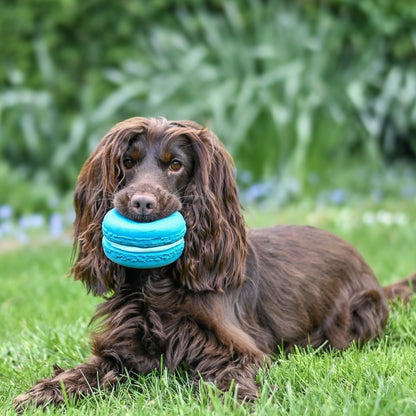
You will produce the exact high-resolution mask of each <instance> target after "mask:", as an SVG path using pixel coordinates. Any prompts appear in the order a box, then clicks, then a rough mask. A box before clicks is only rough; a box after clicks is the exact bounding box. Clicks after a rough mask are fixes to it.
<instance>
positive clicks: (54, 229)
mask: <svg viewBox="0 0 416 416" xmlns="http://www.w3.org/2000/svg"><path fill="white" fill-rule="evenodd" d="M49 230H50V234H51V236H52V237H53V238H58V237H60V236H61V235H62V233H63V231H64V225H63V220H62V215H61V214H58V213H55V214H52V215H51V218H50V220H49Z"/></svg>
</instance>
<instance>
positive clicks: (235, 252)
mask: <svg viewBox="0 0 416 416" xmlns="http://www.w3.org/2000/svg"><path fill="white" fill-rule="evenodd" d="M176 124H177V126H178V128H179V129H183V132H182V133H181V134H183V135H185V136H187V137H188V138H189V140H190V143H191V145H192V149H193V153H194V158H195V161H194V171H193V175H192V179H191V181H190V183H189V184H188V186H187V188H186V190H185V195H184V198H183V215H184V217H185V220H186V224H187V233H186V236H185V249H184V253H183V254H182V256H181V258H180V259H179V260H178V263H177V267H178V272H179V279H180V280H181V281H182V284H184V285H185V286H186V287H188V288H189V289H191V290H194V291H204V290H224V289H226V288H229V287H237V286H239V285H241V283H242V282H243V280H244V275H245V260H246V255H247V247H246V228H245V223H244V219H243V215H242V212H241V206H240V202H239V199H238V192H237V186H236V181H235V175H234V165H233V160H232V158H231V156H230V155H229V153H228V152H227V151H226V150H225V148H224V146H223V145H222V144H221V143H220V141H219V140H218V138H217V137H216V136H215V135H214V134H213V133H212V132H210V131H208V130H207V129H204V128H202V127H201V126H199V125H198V124H196V123H194V122H186V121H183V122H176Z"/></svg>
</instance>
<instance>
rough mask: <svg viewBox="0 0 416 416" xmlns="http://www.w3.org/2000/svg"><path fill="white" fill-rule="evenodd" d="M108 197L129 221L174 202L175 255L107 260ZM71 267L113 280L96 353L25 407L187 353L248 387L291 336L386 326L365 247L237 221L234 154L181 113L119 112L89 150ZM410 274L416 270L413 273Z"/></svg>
mask: <svg viewBox="0 0 416 416" xmlns="http://www.w3.org/2000/svg"><path fill="white" fill-rule="evenodd" d="M113 206H115V207H116V208H117V209H118V210H119V211H120V212H121V213H122V214H123V215H125V216H127V217H129V218H131V219H133V220H135V221H139V222H141V221H153V220H155V219H158V218H162V217H166V216H167V215H169V214H171V213H172V212H174V211H176V210H179V211H180V212H181V213H182V214H183V216H184V218H185V220H186V224H187V234H186V237H185V250H184V253H183V254H182V256H181V258H180V259H179V260H177V261H176V262H175V263H173V264H172V265H169V266H166V267H163V268H158V269H151V270H138V269H127V268H124V267H122V266H119V265H117V264H115V263H112V262H111V261H109V260H108V259H107V258H106V257H105V255H104V254H103V249H102V245H101V239H102V230H101V223H102V220H103V217H104V215H105V214H106V213H107V211H108V210H110V209H111V208H113ZM75 209H76V220H75V245H74V247H75V251H74V254H75V258H76V260H75V264H74V266H73V270H72V271H73V274H74V276H75V278H76V279H81V280H82V281H84V282H85V284H86V286H87V288H88V290H91V291H92V292H93V293H94V294H98V295H102V294H104V293H108V292H110V293H111V296H110V297H109V298H107V299H106V300H105V302H104V303H103V304H102V305H101V306H99V307H98V310H97V313H96V315H95V317H94V319H99V322H100V326H99V328H98V330H97V332H96V333H95V334H94V335H93V355H92V356H91V357H90V358H88V359H87V360H86V361H85V362H84V363H83V364H80V365H79V366H77V367H75V368H72V369H69V370H60V369H59V370H57V371H56V372H55V375H54V376H53V377H52V378H49V379H45V380H41V381H39V382H38V383H37V384H36V385H35V386H33V387H32V388H31V389H30V390H29V392H28V393H26V394H23V395H21V396H19V397H17V398H16V400H15V406H16V408H17V409H18V410H22V409H24V408H25V407H27V405H28V404H29V403H33V404H35V405H37V406H43V405H46V404H50V403H51V404H58V403H62V402H63V400H64V394H63V392H62V389H61V386H62V385H63V386H64V387H65V390H66V394H67V395H70V396H74V397H77V396H80V395H85V394H89V393H91V391H92V390H94V389H95V388H97V387H98V386H100V387H105V386H111V385H114V384H115V383H116V382H117V380H119V379H120V377H121V376H122V375H123V374H125V371H126V370H128V371H132V372H135V373H145V372H150V371H152V370H154V369H159V368H160V358H161V355H162V354H163V355H164V364H165V365H166V366H167V367H168V368H169V369H170V370H172V371H173V370H175V369H176V368H177V367H178V366H179V365H180V364H181V363H186V364H187V365H188V367H189V368H190V371H191V372H192V374H193V377H194V379H195V380H196V381H198V380H199V377H202V378H203V379H204V380H208V381H214V382H216V384H217V386H218V387H219V388H220V389H222V390H228V389H229V388H230V385H231V382H232V380H235V386H237V388H238V393H237V394H238V398H239V399H240V400H242V399H245V398H247V399H254V398H256V396H257V386H256V384H255V381H254V376H255V371H256V368H258V367H259V366H261V365H263V363H264V362H265V360H266V361H267V360H268V359H269V357H270V356H271V354H272V353H274V352H276V351H278V349H279V348H281V347H283V348H284V349H286V350H289V349H290V348H291V347H292V346H294V345H300V346H306V345H312V346H314V347H318V346H322V345H326V346H331V347H333V348H336V349H345V348H347V347H348V346H349V345H350V344H351V342H353V341H356V342H358V343H363V342H365V341H367V340H369V339H371V338H375V337H377V336H378V335H379V334H380V333H381V332H382V330H383V328H384V326H385V323H386V319H387V315H388V305H387V298H394V297H396V296H397V295H398V296H401V297H403V298H404V299H407V298H408V297H409V296H410V294H411V290H410V288H409V280H406V281H405V280H403V281H400V282H399V283H396V284H394V285H392V286H389V287H388V288H385V289H382V288H381V287H380V286H379V284H378V283H377V281H376V279H375V277H374V275H373V272H372V271H371V269H370V267H369V266H368V265H367V264H366V262H365V261H364V259H363V258H362V257H361V255H360V254H359V253H358V252H357V251H356V250H355V249H354V248H353V247H351V246H350V245H349V244H348V243H346V242H345V241H343V240H341V239H339V238H337V237H336V236H334V235H332V234H330V233H328V232H325V231H321V230H318V229H315V228H311V227H303V226H277V227H271V228H265V229H257V230H248V229H246V227H245V224H244V220H243V215H242V213H241V208H240V203H239V200H238V195H237V188H236V183H235V179H234V173H233V165H232V160H231V157H230V156H229V154H228V153H227V152H226V151H225V149H224V147H223V146H222V145H221V143H220V142H219V141H218V139H217V138H216V136H215V135H214V134H213V133H211V132H209V131H208V130H206V129H204V128H202V127H201V126H199V125H198V124H196V123H194V122H190V121H167V120H165V119H163V118H151V119H146V118H139V117H137V118H132V119H129V120H126V121H124V122H122V123H120V124H117V125H116V126H115V127H114V128H113V129H112V130H111V131H110V132H109V133H108V134H107V135H106V136H105V137H104V138H103V140H102V141H101V143H100V144H99V145H98V147H97V149H96V150H95V151H94V152H93V154H92V155H91V156H90V158H89V159H88V160H87V162H86V163H85V165H84V167H83V169H82V171H81V174H80V176H79V179H78V183H77V186H76V190H75ZM411 281H412V282H413V283H415V282H416V276H413V277H412V280H411Z"/></svg>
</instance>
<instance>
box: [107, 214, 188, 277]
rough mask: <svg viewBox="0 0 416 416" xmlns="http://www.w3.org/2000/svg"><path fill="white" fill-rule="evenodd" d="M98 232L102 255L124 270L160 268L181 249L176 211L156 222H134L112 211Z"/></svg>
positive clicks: (181, 226) (181, 224)
mask: <svg viewBox="0 0 416 416" xmlns="http://www.w3.org/2000/svg"><path fill="white" fill-rule="evenodd" d="M102 230H103V240H102V244H103V249H104V253H105V255H106V256H107V257H108V258H109V259H110V260H111V261H113V262H114V263H117V264H120V265H122V266H125V267H131V268H135V269H152V268H155V267H163V266H166V265H168V264H170V263H173V262H174V261H176V260H177V259H178V258H179V257H180V256H181V254H182V252H183V249H184V247H185V240H184V236H185V233H186V223H185V220H184V218H183V216H182V215H181V213H180V212H178V211H176V212H174V213H173V214H171V215H169V216H168V217H166V218H162V219H159V220H156V221H152V222H136V221H133V220H130V219H129V218H126V217H124V216H122V215H121V214H120V213H119V212H118V211H117V210H116V209H115V208H114V209H112V210H110V211H108V212H107V214H106V215H105V217H104V220H103V224H102Z"/></svg>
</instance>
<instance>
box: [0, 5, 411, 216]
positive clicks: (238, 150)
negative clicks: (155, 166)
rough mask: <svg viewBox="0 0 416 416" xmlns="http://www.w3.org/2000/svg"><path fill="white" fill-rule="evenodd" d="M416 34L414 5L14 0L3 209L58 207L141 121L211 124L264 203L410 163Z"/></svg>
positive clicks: (0, 144)
mask: <svg viewBox="0 0 416 416" xmlns="http://www.w3.org/2000/svg"><path fill="white" fill-rule="evenodd" d="M415 27H416V4H412V3H409V2H407V1H404V0H399V1H395V2H391V1H388V0H385V1H379V0H377V1H376V0H363V1H360V2H354V1H342V2H341V1H336V0H328V1H317V2H309V1H307V0H296V1H284V0H279V1H261V0H243V1H241V2H232V1H219V0H218V1H208V2H207V1H198V0H195V1H192V0H188V1H169V2H168V1H167V0H159V1H154V2H153V1H152V2H145V1H136V2H107V3H105V6H103V3H102V2H101V1H98V0H88V1H84V2H78V1H76V0H66V1H61V2H56V1H47V0H15V1H14V2H7V3H5V2H4V3H3V4H2V5H1V13H0V28H1V29H0V30H1V32H0V35H1V38H2V39H3V40H4V41H2V42H1V45H0V56H2V59H3V65H1V66H0V80H1V85H2V88H1V91H0V123H1V124H0V129H1V130H0V150H1V155H2V157H1V158H0V172H11V176H12V177H13V178H16V179H15V181H16V183H17V185H16V186H13V187H7V190H6V191H5V192H1V194H0V205H1V204H4V203H5V202H7V201H10V200H11V201H21V200H22V199H25V203H24V205H25V206H26V207H27V206H29V207H30V206H31V205H32V204H33V208H38V207H42V206H46V207H47V206H50V200H51V199H53V197H51V194H55V196H56V195H59V194H62V193H65V192H68V191H71V190H72V188H73V186H74V182H75V179H76V175H77V173H78V171H79V169H80V167H81V165H82V163H83V162H84V160H85V159H86V157H87V156H88V154H89V152H90V151H91V150H92V149H93V148H94V147H95V146H96V144H97V142H98V141H99V139H100V138H101V137H102V136H103V134H104V133H105V132H106V131H107V130H108V128H110V127H111V125H113V124H114V123H115V122H117V121H120V120H121V119H125V118H127V117H130V116H135V115H144V116H153V115H163V116H165V117H167V118H169V119H176V118H186V119H194V120H196V121H199V122H200V123H202V124H207V125H208V126H209V127H210V128H212V129H213V130H214V131H215V132H216V133H217V134H218V136H219V137H220V138H221V139H222V140H223V141H224V142H225V144H226V146H227V148H228V149H229V150H230V151H231V153H232V154H233V155H234V157H235V159H236V162H237V168H238V171H239V172H240V173H239V180H240V183H241V185H242V187H243V188H244V187H246V188H251V187H252V185H253V183H254V184H257V183H258V182H261V183H262V184H263V188H261V189H260V188H255V189H254V191H255V192H257V193H258V194H259V195H262V194H264V193H267V189H266V188H267V184H266V185H264V183H265V182H267V181H269V180H270V179H271V178H274V179H276V178H277V179H278V182H279V183H281V184H286V185H284V186H286V187H288V188H291V189H292V192H293V193H294V194H300V193H301V192H302V191H303V190H305V188H307V187H308V186H309V185H310V183H311V180H312V181H313V180H314V179H313V178H315V179H316V178H318V179H319V180H320V181H321V183H322V181H323V183H325V181H326V180H328V178H331V176H332V175H333V172H334V171H336V170H339V168H340V166H356V164H357V163H361V164H362V163H364V164H365V165H366V166H367V167H368V168H369V169H370V171H374V172H377V171H379V170H380V168H382V167H384V166H385V165H386V164H392V163H394V162H397V161H398V160H407V161H409V160H414V158H415V155H416V140H415V127H416V126H415V124H416V68H415V60H414V55H415V44H416V30H415V29H414V28H415ZM311 178H312V179H311ZM25 182H26V184H24V183H25ZM21 183H22V184H23V185H21V186H20V185H19V184H21ZM28 183H29V186H28V185H27V184H28ZM34 186H35V188H33V187H34ZM28 189H30V191H29V190H28ZM254 191H253V192H254ZM15 193H18V194H19V195H17V196H16V195H14V194H15ZM32 201H33V202H32ZM13 204H15V205H16V204H21V202H13ZM20 209H21V206H20Z"/></svg>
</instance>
